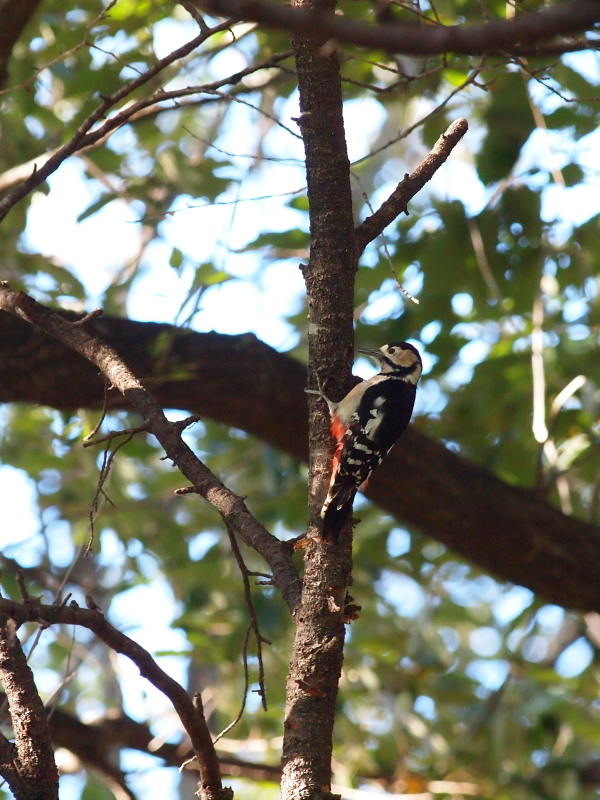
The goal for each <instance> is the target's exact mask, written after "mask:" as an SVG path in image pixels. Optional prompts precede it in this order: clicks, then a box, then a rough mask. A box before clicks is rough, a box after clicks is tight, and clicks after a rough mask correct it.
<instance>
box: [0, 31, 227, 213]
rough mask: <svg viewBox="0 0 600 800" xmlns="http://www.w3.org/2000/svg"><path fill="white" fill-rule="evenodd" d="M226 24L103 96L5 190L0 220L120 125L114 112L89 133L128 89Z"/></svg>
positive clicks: (155, 96) (155, 100)
mask: <svg viewBox="0 0 600 800" xmlns="http://www.w3.org/2000/svg"><path fill="white" fill-rule="evenodd" d="M230 24H231V23H230V22H228V21H226V22H222V23H221V24H220V25H217V26H215V27H214V28H211V29H210V30H208V31H202V32H201V33H200V34H199V35H198V36H196V37H195V38H194V39H192V40H191V41H190V42H187V43H186V44H184V45H182V46H181V47H179V48H177V49H176V50H174V51H173V52H172V53H169V55H167V56H165V57H164V58H161V59H159V60H158V61H157V62H156V64H154V66H153V67H151V68H150V69H148V70H146V72H144V73H142V74H141V75H139V76H138V77H137V78H135V79H134V80H133V81H130V82H129V83H127V84H125V86H122V87H121V88H120V89H118V90H117V91H116V92H113V93H112V94H111V95H108V96H107V97H104V98H103V100H102V102H101V103H100V105H99V106H98V107H97V108H96V110H95V111H93V112H92V113H91V114H90V115H89V116H88V117H87V118H86V119H85V120H84V121H83V122H82V123H81V125H80V126H79V128H78V129H77V131H76V132H75V133H74V135H73V136H72V137H71V138H70V139H69V141H68V142H66V144H64V145H63V146H62V147H59V148H58V150H57V151H56V152H55V153H54V154H53V155H52V156H51V157H50V158H49V159H48V160H47V161H46V162H45V163H44V164H43V165H42V166H40V167H39V168H36V167H35V166H34V169H33V172H32V174H31V175H30V176H29V178H27V180H25V181H23V182H22V183H21V184H19V185H18V186H16V187H15V188H14V189H13V190H12V191H11V192H9V194H7V195H6V197H4V198H3V199H2V200H1V201H0V221H2V220H3V219H4V217H5V216H6V215H7V214H8V212H9V211H10V209H11V208H12V207H13V206H14V205H15V204H16V203H18V202H19V200H22V199H23V198H24V197H26V196H27V195H28V194H29V193H30V192H31V191H32V190H33V189H35V188H36V187H37V186H39V185H40V184H41V183H43V182H44V181H45V180H46V178H48V177H49V176H50V175H52V173H53V172H55V171H56V170H57V169H58V167H59V166H60V165H61V164H62V163H63V161H65V159H67V158H68V157H69V156H71V155H73V153H76V152H77V151H78V150H81V148H82V147H85V146H86V145H89V144H91V143H92V142H93V141H95V140H97V139H98V138H102V137H103V136H105V135H106V133H107V132H108V131H110V130H113V129H114V128H115V127H118V126H119V125H121V124H122V121H121V118H120V116H119V115H118V114H117V115H116V116H115V117H111V118H110V119H108V120H107V121H106V122H105V123H104V124H103V125H101V126H100V128H98V129H97V130H94V131H93V133H90V132H91V131H92V128H93V127H94V125H96V123H97V122H99V121H100V120H101V119H103V118H104V116H105V115H106V113H107V112H108V111H109V110H110V109H111V108H113V107H114V106H115V105H116V104H117V103H119V102H120V101H121V100H123V99H124V98H126V97H128V96H129V95H130V94H132V92H134V91H136V90H137V89H139V88H140V87H141V86H144V85H145V84H146V83H148V81H150V80H151V79H152V78H154V77H155V76H156V75H158V74H159V73H160V72H161V71H162V70H163V69H165V67H167V66H169V65H170V64H172V63H173V62H174V61H177V60H178V59H180V58H184V57H185V56H187V55H188V54H189V53H191V52H192V51H193V50H195V48H196V47H198V46H199V45H201V44H202V43H203V42H204V41H206V39H208V38H209V37H210V36H212V35H213V34H214V33H216V32H217V31H221V30H227V28H228V27H229V26H230ZM163 96H164V93H163V92H162V91H160V92H159V93H158V94H154V95H153V96H152V98H150V100H146V101H144V102H143V103H142V104H135V106H134V107H133V108H135V109H136V110H137V108H139V107H144V104H145V105H148V103H155V102H157V101H158V100H159V99H161V97H163ZM128 111H131V109H129V110H126V111H125V112H121V115H122V114H123V113H128Z"/></svg>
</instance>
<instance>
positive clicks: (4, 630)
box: [0, 598, 58, 800]
mask: <svg viewBox="0 0 600 800" xmlns="http://www.w3.org/2000/svg"><path fill="white" fill-rule="evenodd" d="M3 602H4V601H3V599H2V598H0V681H1V682H2V686H3V687H4V691H5V692H6V697H7V699H8V708H9V711H10V718H11V721H12V727H13V731H14V735H15V744H14V750H13V747H12V746H11V745H10V743H9V742H8V741H7V740H6V739H5V738H4V737H2V740H3V741H2V747H1V748H0V753H2V755H3V756H4V758H3V763H2V764H0V774H1V775H2V777H3V778H4V779H5V780H6V781H7V782H8V784H9V786H10V787H11V790H12V792H13V794H14V796H15V798H16V800H58V770H57V768H56V763H55V761H54V753H53V751H52V745H51V744H50V734H49V732H48V722H47V719H46V712H45V710H44V705H43V703H42V701H41V699H40V696H39V694H38V691H37V688H36V685H35V681H34V679H33V673H32V672H31V669H30V667H29V665H28V664H27V659H26V658H25V654H24V653H23V650H22V649H21V643H20V642H19V639H18V638H17V629H16V626H15V622H14V619H13V618H12V615H11V614H4V611H3V609H2V607H1V604H2V603H3ZM24 605H27V604H24ZM7 747H8V750H7ZM11 750H12V751H13V752H12V758H10V760H8V761H6V760H5V759H6V757H7V756H8V755H9V754H10V751H11Z"/></svg>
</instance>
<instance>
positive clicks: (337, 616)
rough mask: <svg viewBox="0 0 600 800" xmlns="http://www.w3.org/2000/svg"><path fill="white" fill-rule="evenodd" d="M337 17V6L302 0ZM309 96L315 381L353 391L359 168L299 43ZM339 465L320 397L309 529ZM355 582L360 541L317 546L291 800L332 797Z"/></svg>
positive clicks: (319, 67) (309, 570) (298, 662)
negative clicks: (354, 550)
mask: <svg viewBox="0 0 600 800" xmlns="http://www.w3.org/2000/svg"><path fill="white" fill-rule="evenodd" d="M295 4H296V5H305V4H306V5H313V6H316V5H318V6H319V8H320V9H321V10H324V11H326V12H327V13H330V14H333V8H334V5H335V4H334V3H331V2H319V0H296V3H295ZM292 45H293V48H294V52H295V55H296V71H297V75H298V89H299V92H300V118H299V120H298V123H299V125H300V130H301V132H302V138H303V141H304V151H305V155H306V175H307V191H308V200H309V209H310V233H311V245H310V262H309V264H308V265H307V266H306V267H305V268H304V277H305V280H306V290H307V296H308V309H309V331H308V351H309V363H308V375H309V383H310V385H311V387H312V388H313V389H314V388H316V386H317V375H319V378H320V380H326V379H327V378H332V379H333V382H334V384H335V383H337V384H338V386H339V384H340V383H341V384H342V385H343V384H344V383H346V384H347V383H348V381H349V380H350V366H351V363H352V353H353V340H354V336H353V330H352V320H353V299H354V276H355V273H356V268H357V260H356V253H355V247H354V222H353V217H352V193H351V190H350V164H349V161H348V155H347V150H346V139H345V133H344V120H343V116H342V107H343V104H342V93H341V79H340V71H339V63H338V57H337V52H336V50H335V48H332V47H329V46H326V41H325V39H324V38H323V37H305V36H302V35H299V36H296V37H294V38H293V39H292ZM330 464H331V439H330V435H329V416H328V413H327V410H326V407H325V405H324V403H323V402H322V401H321V400H318V399H316V398H315V397H314V396H311V402H310V416H309V507H308V517H309V527H308V535H309V536H310V535H317V534H318V532H319V527H320V525H319V522H320V520H319V511H320V507H321V505H322V502H323V496H324V494H325V491H326V486H327V483H328V477H329V470H330ZM350 580H351V535H350V531H349V530H347V531H346V534H345V535H344V536H342V537H341V540H340V542H339V545H338V546H337V547H329V546H327V545H325V544H323V543H321V542H320V541H319V542H315V541H312V542H311V543H310V544H309V546H308V547H307V548H306V550H305V560H304V579H303V587H302V596H301V600H300V606H299V608H298V609H297V611H296V613H295V615H294V622H295V631H294V642H293V646H292V657H291V661H290V669H289V673H288V679H287V686H286V709H285V721H284V740H283V757H282V765H283V770H282V777H281V796H282V798H283V799H284V800H291V798H294V800H301V799H303V798H317V797H323V796H325V795H327V793H329V792H330V790H331V755H332V740H333V724H334V720H335V701H336V697H337V691H338V683H339V678H340V674H341V669H342V661H343V650H344V637H345V628H344V605H345V598H346V589H347V587H348V585H349V583H350Z"/></svg>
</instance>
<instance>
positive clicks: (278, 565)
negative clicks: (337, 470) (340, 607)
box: [0, 283, 300, 609]
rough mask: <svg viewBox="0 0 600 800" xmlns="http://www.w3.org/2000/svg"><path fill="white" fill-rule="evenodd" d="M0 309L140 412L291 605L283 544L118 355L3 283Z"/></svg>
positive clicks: (293, 587)
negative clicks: (90, 369)
mask: <svg viewBox="0 0 600 800" xmlns="http://www.w3.org/2000/svg"><path fill="white" fill-rule="evenodd" d="M0 308H1V309H3V310H5V311H8V312H10V313H12V314H14V315H15V316H18V317H20V318H22V319H24V320H26V321H27V322H29V323H30V324H32V325H36V326H37V327H39V328H40V329H41V330H43V331H45V332H46V333H48V334H50V335H51V336H54V337H55V338H57V339H59V340H60V341H62V342H63V343H64V344H66V345H68V346H69V347H70V348H72V349H73V350H75V351H76V352H77V353H79V354H80V355H81V356H83V357H84V358H85V359H86V360H87V361H89V362H91V363H92V364H95V365H96V367H98V368H99V369H100V370H101V371H102V373H103V374H104V375H105V376H106V378H107V379H108V381H109V383H110V384H112V386H114V387H115V388H116V389H118V390H119V392H121V394H122V395H123V396H124V397H125V399H126V400H127V401H128V402H129V403H130V404H131V406H132V407H133V408H134V409H135V410H136V411H137V412H138V413H139V414H141V415H142V417H143V418H144V420H145V423H146V426H147V430H148V432H149V433H152V434H153V435H154V436H155V437H156V438H157V440H158V441H159V442H160V444H161V446H162V447H163V448H164V451H165V453H166V454H167V456H168V457H169V458H170V459H171V460H172V461H173V463H175V464H176V465H177V466H178V468H179V469H180V470H181V472H182V473H183V474H184V475H185V476H186V478H188V480H189V481H190V482H191V483H192V485H193V486H194V490H195V491H197V492H198V493H199V494H200V495H202V497H204V498H205V499H206V500H208V502H209V503H211V505H213V506H214V507H215V508H216V509H217V510H218V511H219V513H220V514H221V516H222V517H223V521H224V522H225V525H226V526H228V527H230V528H231V530H232V531H234V532H235V533H237V534H238V535H239V536H240V537H241V538H242V539H243V540H244V541H245V542H246V544H247V545H249V546H250V547H252V548H254V549H255V550H256V551H257V552H258V553H260V555H261V556H262V557H263V558H264V559H265V560H266V561H267V563H268V564H269V566H270V567H271V570H272V572H273V583H274V585H275V586H276V587H277V589H279V591H280V592H281V595H282V597H283V598H284V600H285V601H286V603H287V604H288V606H289V607H290V609H293V608H294V607H295V606H296V603H297V601H298V596H299V591H300V581H299V578H298V573H297V570H296V568H295V566H294V563H293V561H292V558H291V555H290V553H289V550H288V548H286V547H285V546H284V545H283V544H282V543H281V542H280V541H279V540H278V539H276V538H275V537H274V536H272V535H271V534H270V533H269V532H268V531H267V530H266V529H265V528H264V527H263V526H262V525H261V524H260V523H259V522H258V521H257V520H256V519H255V518H254V517H253V516H252V514H250V512H249V511H248V509H247V508H246V505H245V503H244V501H243V500H242V499H241V498H240V497H238V496H237V495H235V494H234V493H233V492H231V491H229V489H227V488H226V487H225V486H224V485H223V484H222V483H221V482H220V481H219V480H217V478H216V477H215V476H214V475H213V474H212V472H211V471H210V470H209V469H208V468H207V467H206V466H205V465H204V464H203V463H202V462H201V461H200V460H199V459H198V457H197V456H196V455H195V453H194V452H193V451H192V450H191V449H190V448H189V447H188V446H187V444H186V443H185V442H184V441H183V439H182V430H181V426H179V425H177V424H176V423H171V422H169V420H168V419H167V418H166V417H165V415H164V412H163V410H162V408H161V406H160V405H159V404H158V403H157V402H156V400H155V399H154V398H153V397H152V395H151V394H150V392H148V391H147V390H146V389H145V388H144V387H143V386H142V384H141V383H140V382H139V381H138V380H137V378H136V377H135V376H134V375H133V373H132V372H131V371H130V369H129V368H128V367H127V365H126V364H125V363H124V362H123V361H122V360H121V358H120V357H119V356H118V355H117V353H116V352H115V351H114V350H113V349H112V348H111V347H110V346H109V345H107V344H106V343H104V342H101V341H100V340H98V339H96V338H95V337H94V336H92V335H90V334H89V333H88V332H87V331H86V330H85V328H84V326H83V325H80V324H76V323H75V324H74V323H71V322H67V321H66V320H65V319H64V318H62V317H60V316H59V315H58V314H54V313H53V312H51V311H49V310H48V309H46V308H45V307H44V306H42V305H40V304H39V303H37V302H36V301H35V300H34V299H33V298H31V297H29V296H28V295H26V294H24V293H23V292H12V291H11V290H10V289H9V288H8V287H7V285H6V284H2V283H0Z"/></svg>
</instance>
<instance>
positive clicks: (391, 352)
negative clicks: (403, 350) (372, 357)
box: [388, 347, 396, 356]
mask: <svg viewBox="0 0 600 800" xmlns="http://www.w3.org/2000/svg"><path fill="white" fill-rule="evenodd" d="M395 352H396V348H395V347H388V353H389V354H390V355H391V356H393V355H394V353H395Z"/></svg>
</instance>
